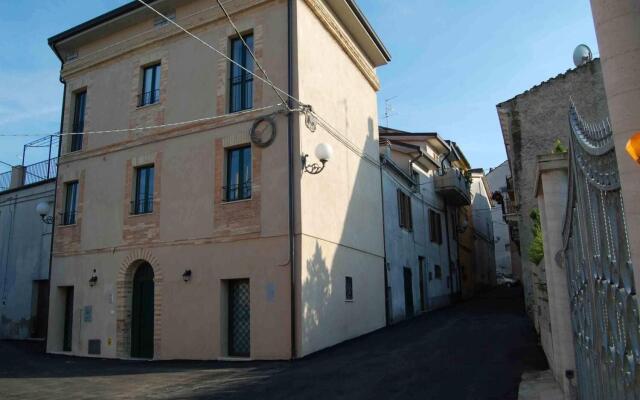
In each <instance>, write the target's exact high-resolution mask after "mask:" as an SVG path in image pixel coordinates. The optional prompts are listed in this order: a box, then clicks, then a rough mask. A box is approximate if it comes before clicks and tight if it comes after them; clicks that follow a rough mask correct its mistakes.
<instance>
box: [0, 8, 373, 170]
mask: <svg viewBox="0 0 640 400" xmlns="http://www.w3.org/2000/svg"><path fill="white" fill-rule="evenodd" d="M137 1H138V2H139V3H141V4H142V5H144V6H145V7H147V8H148V9H149V10H151V11H153V12H154V13H155V14H157V15H158V16H159V17H161V18H163V19H164V20H165V21H167V22H168V23H170V24H172V25H173V26H175V27H176V28H178V29H180V30H181V31H182V32H184V33H185V34H187V35H188V36H190V37H191V38H193V39H195V40H197V41H198V42H200V43H201V44H203V45H204V46H205V47H207V48H209V49H210V50H212V51H214V52H215V53H217V54H218V55H220V56H222V57H223V58H225V59H226V60H228V61H229V62H231V63H232V64H234V65H236V66H237V67H238V68H240V69H242V70H243V71H245V72H247V73H249V74H251V75H252V76H253V77H255V78H256V79H258V80H259V81H261V82H263V83H265V84H266V85H268V86H270V87H271V88H272V89H273V90H274V91H275V92H276V93H280V94H282V95H284V96H286V97H287V98H288V99H291V100H293V101H294V102H295V103H297V107H296V108H295V109H293V110H292V109H291V108H290V107H289V105H288V104H287V102H284V106H285V107H287V109H288V110H289V111H297V112H302V113H304V114H305V115H307V116H313V117H314V118H315V119H316V120H317V121H318V122H319V124H320V126H322V127H323V128H324V130H325V131H326V132H327V133H329V134H330V135H331V136H333V137H334V138H335V139H336V140H337V141H339V142H340V143H342V144H343V145H344V146H345V147H346V148H347V149H349V150H350V151H352V152H353V153H355V154H356V155H358V156H359V157H360V158H362V159H364V160H365V161H367V162H369V163H371V164H372V165H374V166H376V167H380V162H379V161H378V160H376V159H375V158H373V157H371V156H370V155H368V154H366V153H364V152H362V151H361V150H360V149H359V148H358V146H356V145H355V144H354V143H353V142H351V141H350V140H349V139H348V137H347V136H346V135H344V134H343V133H342V132H340V131H339V130H338V129H336V128H334V127H333V126H332V125H331V124H330V123H329V122H327V121H326V120H325V119H324V118H322V117H321V116H320V115H319V114H317V113H316V112H315V111H313V109H312V108H311V106H309V105H307V104H305V103H303V102H302V101H301V100H299V99H297V98H296V97H294V96H292V95H291V94H289V93H288V92H286V91H284V90H282V89H280V88H279V87H277V86H276V85H275V84H273V82H271V81H270V80H268V79H265V78H263V77H261V76H259V75H257V74H255V73H254V72H253V71H250V70H249V69H247V68H246V67H244V66H243V65H241V64H239V63H238V62H236V61H235V60H233V59H231V58H230V57H228V56H227V55H226V54H224V53H223V52H222V51H220V50H218V49H217V48H215V47H214V46H212V45H211V44H209V43H207V42H206V41H204V40H203V39H202V38H200V37H199V36H197V35H195V34H193V33H191V32H190V31H189V30H187V29H186V28H184V27H183V26H181V25H180V24H178V23H177V22H175V21H174V20H173V19H171V18H169V17H167V16H166V15H164V14H162V13H161V12H160V11H158V10H157V9H155V8H154V7H152V6H151V5H149V4H147V3H146V2H144V1H143V0H137ZM231 1H233V0H229V1H228V2H225V3H223V4H228V3H231ZM212 8H213V7H209V8H207V9H205V10H210V9H212ZM223 9H224V8H223ZM205 10H201V11H199V12H202V11H205ZM199 12H198V13H199ZM195 14H197V13H194V14H191V15H195ZM187 18H188V17H187ZM146 32H149V31H145V32H143V33H146ZM130 39H131V38H129V39H127V40H130ZM243 41H244V40H243ZM123 42H124V41H122V42H119V43H123ZM119 43H116V44H114V45H117V44H119ZM245 45H246V43H245ZM85 57H86V56H85ZM261 69H262V68H261ZM263 73H264V71H263ZM265 76H266V74H265ZM279 97H281V96H279ZM281 98H282V97H281ZM270 107H273V106H270ZM249 111H250V112H251V111H256V110H249ZM225 116H226V115H224V116H216V117H209V118H201V119H196V120H191V121H184V122H176V123H173V124H164V125H155V126H147V127H140V128H127V129H111V130H103V131H93V132H81V133H79V132H64V133H62V132H60V133H59V134H58V135H57V136H67V135H87V134H107V133H124V132H132V131H142V130H148V129H157V128H163V127H169V126H178V125H183V124H188V123H192V122H201V121H207V120H212V119H215V118H220V117H225ZM21 136H33V137H36V136H44V135H42V134H10V133H0V137H21Z"/></svg>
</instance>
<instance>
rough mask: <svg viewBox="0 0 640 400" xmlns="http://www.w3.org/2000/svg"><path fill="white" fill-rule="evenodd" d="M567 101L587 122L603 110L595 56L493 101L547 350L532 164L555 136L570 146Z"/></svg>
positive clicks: (525, 272) (533, 309) (530, 293)
mask: <svg viewBox="0 0 640 400" xmlns="http://www.w3.org/2000/svg"><path fill="white" fill-rule="evenodd" d="M572 100H573V102H574V103H575V105H576V107H577V109H578V110H579V111H580V113H581V115H582V116H583V117H585V118H586V119H587V120H589V121H601V120H603V119H604V118H606V116H607V115H608V109H607V99H606V96H605V90H604V83H603V80H602V70H601V66H600V60H599V59H595V60H593V61H590V62H588V63H586V64H584V65H581V66H580V67H577V68H574V69H571V70H569V71H567V72H566V73H564V74H561V75H558V76H557V77H555V78H552V79H549V80H548V81H545V82H543V83H541V84H540V85H538V86H535V87H533V88H531V89H530V90H527V91H526V92H524V93H521V94H519V95H517V96H515V97H514V98H512V99H510V100H507V101H505V102H503V103H500V104H498V105H497V106H496V107H497V111H498V117H499V120H500V125H501V129H502V135H503V139H504V143H505V147H506V150H507V156H508V160H509V166H510V169H511V174H512V179H513V189H514V194H515V199H514V200H515V204H513V207H512V208H513V210H514V212H515V215H514V216H515V219H516V221H517V224H518V230H517V231H518V234H519V238H518V240H519V243H520V254H521V255H522V257H521V261H522V283H523V286H524V293H525V304H526V308H527V312H528V313H529V315H530V316H531V318H532V319H533V321H534V324H535V327H536V329H537V331H538V332H539V334H540V338H541V342H542V346H543V348H544V349H545V351H546V352H547V354H550V353H551V349H552V348H553V344H552V335H551V320H550V312H549V295H548V291H547V278H546V276H547V272H546V263H545V260H544V259H543V260H542V261H541V262H540V263H539V264H535V263H534V262H533V261H532V260H531V259H530V257H529V256H528V253H529V249H530V247H531V244H532V242H533V236H534V235H533V233H532V229H533V226H534V221H533V219H532V212H533V211H534V210H537V209H538V200H537V199H536V197H535V188H536V183H537V176H536V167H537V163H538V156H539V155H545V154H548V153H550V152H552V150H553V149H554V143H555V142H556V140H560V141H561V143H562V144H563V145H564V146H568V145H569V138H570V125H569V124H568V123H567V120H568V117H567V115H568V114H567V113H568V110H569V108H570V106H571V101H572ZM508 219H509V218H508ZM513 239H514V238H513V237H512V241H514V240H513Z"/></svg>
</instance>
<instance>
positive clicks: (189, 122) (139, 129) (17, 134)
mask: <svg viewBox="0 0 640 400" xmlns="http://www.w3.org/2000/svg"><path fill="white" fill-rule="evenodd" d="M282 105H283V104H281V103H278V104H275V105H271V106H266V107H262V108H253V109H250V110H244V111H239V112H236V113H233V114H223V115H216V116H213V117H205V118H198V119H192V120H189V121H180V122H172V123H168V124H162V125H151V126H141V127H137V128H122V129H107V130H99V131H87V132H63V133H55V134H53V135H51V136H74V135H85V136H86V135H97V134H107V133H127V132H136V131H146V130H151V129H160V128H170V127H173V126H180V125H186V124H191V123H196V122H205V121H213V120H216V119H220V118H228V117H229V116H231V115H234V116H235V115H242V114H248V113H254V112H256V111H264V110H269V109H272V108H276V107H280V106H282ZM11 136H17V137H21V136H25V137H26V136H43V135H42V134H35V133H34V134H31V133H22V134H20V133H0V137H11Z"/></svg>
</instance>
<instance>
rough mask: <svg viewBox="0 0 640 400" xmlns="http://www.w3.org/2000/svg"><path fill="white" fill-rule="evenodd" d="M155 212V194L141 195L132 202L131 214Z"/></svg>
mask: <svg viewBox="0 0 640 400" xmlns="http://www.w3.org/2000/svg"><path fill="white" fill-rule="evenodd" d="M152 212H153V196H147V197H140V198H137V199H135V200H133V201H132V202H131V214H133V215H139V214H150V213H152Z"/></svg>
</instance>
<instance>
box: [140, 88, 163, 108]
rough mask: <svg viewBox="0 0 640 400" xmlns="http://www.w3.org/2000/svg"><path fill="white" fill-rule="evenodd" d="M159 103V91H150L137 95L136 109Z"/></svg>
mask: <svg viewBox="0 0 640 400" xmlns="http://www.w3.org/2000/svg"><path fill="white" fill-rule="evenodd" d="M158 102H160V89H156V90H151V91H149V92H144V93H141V94H139V95H138V107H143V106H148V105H150V104H156V103H158Z"/></svg>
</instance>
